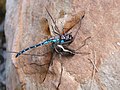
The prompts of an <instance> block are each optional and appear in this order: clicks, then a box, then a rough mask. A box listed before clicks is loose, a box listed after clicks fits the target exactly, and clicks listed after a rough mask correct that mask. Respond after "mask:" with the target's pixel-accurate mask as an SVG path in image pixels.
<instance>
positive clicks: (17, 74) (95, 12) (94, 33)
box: [5, 0, 120, 90]
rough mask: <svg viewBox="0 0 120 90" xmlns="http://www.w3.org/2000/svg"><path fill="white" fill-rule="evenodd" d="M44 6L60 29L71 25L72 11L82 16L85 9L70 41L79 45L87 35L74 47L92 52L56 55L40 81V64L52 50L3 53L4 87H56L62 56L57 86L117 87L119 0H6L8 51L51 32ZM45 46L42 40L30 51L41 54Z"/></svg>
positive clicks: (79, 89)
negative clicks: (42, 44) (18, 53)
mask: <svg viewBox="0 0 120 90" xmlns="http://www.w3.org/2000/svg"><path fill="white" fill-rule="evenodd" d="M45 7H46V8H47V9H48V11H49V12H50V13H51V15H52V16H53V18H54V19H55V21H56V24H57V26H58V28H59V29H60V30H61V29H62V28H64V27H67V28H70V27H71V26H72V25H73V21H74V18H73V17H77V16H79V18H78V19H80V16H81V13H82V12H85V17H84V18H83V20H82V21H81V28H80V30H79V32H78V34H77V36H76V39H75V41H74V42H73V43H72V44H71V45H70V47H71V48H74V49H77V47H78V46H80V45H82V43H83V41H84V40H85V39H86V38H87V37H91V38H90V39H88V40H87V41H86V43H85V46H84V47H83V48H81V49H80V50H78V51H79V52H88V53H90V54H88V55H84V54H80V55H75V56H73V57H70V58H66V57H62V60H61V61H60V59H59V56H57V55H56V56H55V57H54V61H53V65H52V66H51V68H50V70H49V71H50V72H49V73H48V75H47V78H46V80H45V82H44V83H42V84H41V82H40V80H41V79H42V76H43V75H42V74H43V73H41V71H42V69H41V67H40V65H39V64H40V63H43V62H44V61H49V58H50V54H47V55H46V56H42V57H34V56H24V55H23V56H21V57H19V58H15V54H14V53H11V54H7V61H6V62H7V63H6V86H7V89H8V90H22V89H23V90H56V87H57V85H58V83H59V77H60V72H61V62H62V63H63V73H62V80H61V84H60V86H59V90H120V0H7V3H6V10H7V12H6V19H5V36H6V41H7V51H11V52H13V51H16V52H18V51H20V50H22V49H24V48H26V47H28V46H31V45H34V44H37V43H39V42H41V41H44V40H45V37H44V34H49V33H46V30H49V29H50V30H52V29H51V27H50V26H51V25H53V23H52V21H51V19H50V17H49V15H48V13H47V12H46V10H45ZM67 21H68V22H67ZM68 24H69V25H68ZM78 27H79V25H78V24H77V25H76V26H74V27H73V28H72V29H71V31H73V34H74V32H75V31H76V30H77V28H78ZM61 31H62V30H61ZM50 33H51V31H50ZM44 51H47V48H46V47H45V46H43V47H39V48H37V49H34V50H31V51H29V52H28V53H30V54H41V53H43V52H44ZM30 63H34V64H32V65H31V64H30Z"/></svg>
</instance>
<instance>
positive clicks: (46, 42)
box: [15, 39, 63, 58]
mask: <svg viewBox="0 0 120 90" xmlns="http://www.w3.org/2000/svg"><path fill="white" fill-rule="evenodd" d="M59 41H60V39H48V40H46V41H44V42H42V43H39V44H36V45H34V46H31V47H29V48H26V49H24V50H22V51H20V52H19V53H17V55H16V56H15V57H16V58H17V57H18V56H20V55H21V54H23V53H24V52H26V51H28V50H30V49H33V48H36V47H39V46H42V45H45V44H49V43H50V42H54V43H57V42H59ZM62 42H63V41H62Z"/></svg>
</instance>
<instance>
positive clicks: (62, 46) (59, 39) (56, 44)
mask: <svg viewBox="0 0 120 90" xmlns="http://www.w3.org/2000/svg"><path fill="white" fill-rule="evenodd" d="M46 11H47V14H48V15H49V16H50V18H51V20H52V22H53V24H54V26H55V27H53V26H52V29H53V33H54V34H55V36H52V37H50V38H49V39H47V40H45V41H43V42H41V43H38V44H36V45H33V46H30V47H28V48H25V49H23V50H21V51H19V52H18V53H17V54H16V56H15V57H16V58H19V56H21V55H29V54H25V52H27V51H29V50H31V49H33V48H37V47H40V46H43V45H47V44H49V43H51V46H50V49H51V57H50V60H49V62H48V63H45V64H42V65H38V64H36V63H31V64H30V65H35V66H40V67H41V68H44V67H45V69H43V70H42V71H43V72H41V71H40V73H41V83H43V82H44V81H45V79H46V76H47V74H48V71H49V67H50V66H51V65H52V63H53V54H54V53H57V54H59V55H60V56H74V55H75V54H79V52H76V50H73V49H70V48H68V46H69V45H70V44H71V43H72V42H73V41H74V40H75V37H76V35H77V33H78V31H79V30H80V27H81V21H82V19H83V18H84V14H83V15H82V17H80V19H79V22H76V23H75V24H74V25H73V26H72V27H70V28H68V29H67V30H66V31H64V30H63V33H60V32H59V31H60V30H59V29H58V27H57V25H56V22H55V21H54V19H53V17H52V15H51V14H50V13H49V11H48V9H47V8H46ZM78 23H80V24H79V28H78V29H77V31H76V33H75V34H74V36H73V35H72V32H68V31H70V30H71V28H73V27H74V26H75V25H76V24H78ZM88 38H90V37H88ZM88 38H87V39H88ZM87 39H86V40H87ZM84 45H85V43H84ZM84 45H82V47H83V46H84ZM80 48H81V47H80ZM38 56H39V55H38ZM62 71H63V69H62V65H61V77H62ZM43 73H44V74H43ZM42 74H43V75H42ZM61 77H60V79H59V83H58V86H57V88H59V86H60V84H61Z"/></svg>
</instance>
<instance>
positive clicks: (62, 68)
mask: <svg viewBox="0 0 120 90" xmlns="http://www.w3.org/2000/svg"><path fill="white" fill-rule="evenodd" d="M59 57H60V63H61V72H60V78H59V83H58V86H57V88H56V89H57V90H59V86H60V84H61V80H62V73H63V63H62V61H61V60H62V59H61V54H59Z"/></svg>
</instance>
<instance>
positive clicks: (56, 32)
mask: <svg viewBox="0 0 120 90" xmlns="http://www.w3.org/2000/svg"><path fill="white" fill-rule="evenodd" d="M45 9H46V11H47V13H48V15H49V16H50V18H51V20H52V21H53V23H54V25H55V30H56V31H55V30H54V29H53V32H54V33H55V34H57V35H60V33H59V31H60V30H59V29H58V27H57V25H56V22H55V21H54V19H53V17H52V15H51V14H50V13H49V11H48V10H47V8H45ZM52 28H53V26H52Z"/></svg>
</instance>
